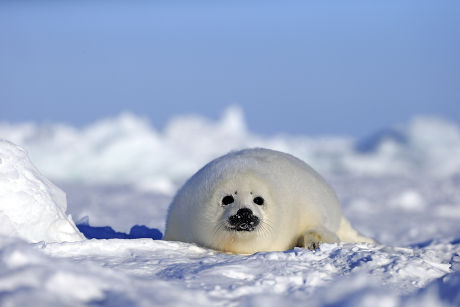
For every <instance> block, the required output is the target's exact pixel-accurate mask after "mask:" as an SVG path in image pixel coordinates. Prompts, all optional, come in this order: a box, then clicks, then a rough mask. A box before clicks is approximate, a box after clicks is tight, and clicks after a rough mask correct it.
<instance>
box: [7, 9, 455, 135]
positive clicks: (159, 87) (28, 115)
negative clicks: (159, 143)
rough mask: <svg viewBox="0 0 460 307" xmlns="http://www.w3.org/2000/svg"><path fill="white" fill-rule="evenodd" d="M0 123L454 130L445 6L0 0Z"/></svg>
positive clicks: (451, 18)
mask: <svg viewBox="0 0 460 307" xmlns="http://www.w3.org/2000/svg"><path fill="white" fill-rule="evenodd" d="M0 46H1V47H0V107H1V112H0V121H10V122H17V121H25V120H34V121H39V122H68V123H71V124H75V125H83V124H87V123H89V122H92V121H94V120H96V119H99V118H102V117H108V116H114V115H116V114H118V113H120V112H122V111H131V112H134V113H136V114H140V115H143V116H146V117H148V118H150V119H151V121H152V123H153V124H154V126H156V127H158V128H161V127H163V125H164V124H165V123H166V122H167V121H168V119H170V118H171V117H172V116H174V115H175V114H184V113H196V114H202V115H204V116H207V117H211V118H217V117H218V116H219V115H220V114H221V112H222V111H223V110H224V109H225V107H226V106H228V105H231V104H238V105H240V106H242V108H243V109H244V111H245V114H246V118H247V122H248V126H249V128H250V129H251V130H253V131H255V132H258V133H267V134H269V133H276V132H285V133H293V134H313V135H318V134H341V135H352V136H365V135H368V134H370V133H373V132H375V131H376V130H379V129H382V128H385V127H388V126H390V125H393V124H396V123H401V122H405V121H407V120H408V119H410V118H411V117H413V116H414V115H418V114H432V115H437V116H442V117H444V118H447V119H450V120H453V121H456V122H457V123H460V4H459V1H395V0H390V1H151V2H147V1H125V2H122V1H1V2H0Z"/></svg>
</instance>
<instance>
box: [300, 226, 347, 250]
mask: <svg viewBox="0 0 460 307" xmlns="http://www.w3.org/2000/svg"><path fill="white" fill-rule="evenodd" d="M334 242H339V237H337V235H336V234H335V233H333V232H331V231H329V230H327V229H326V228H324V227H321V226H318V227H315V228H309V229H307V231H305V233H304V234H303V235H302V236H300V238H299V240H298V241H297V246H298V247H304V248H308V249H312V250H314V249H318V248H319V244H320V243H334Z"/></svg>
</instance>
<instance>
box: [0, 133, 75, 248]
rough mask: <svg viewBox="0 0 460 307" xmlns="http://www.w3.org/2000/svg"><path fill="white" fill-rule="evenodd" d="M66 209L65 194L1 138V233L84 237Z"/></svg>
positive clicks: (55, 238)
mask: <svg viewBox="0 0 460 307" xmlns="http://www.w3.org/2000/svg"><path fill="white" fill-rule="evenodd" d="M66 209H67V201H66V195H65V193H64V192H63V191H61V190H60V189H59V188H58V187H56V186H55V185H54V184H52V183H51V182H50V181H49V180H48V179H46V178H45V177H44V176H43V175H41V174H40V172H39V171H38V170H37V169H36V168H35V167H34V166H33V165H32V163H31V162H30V160H29V158H28V156H27V153H26V152H25V151H24V150H23V149H22V148H20V147H18V146H16V145H14V144H13V143H10V142H8V141H4V140H0V234H1V235H6V236H15V237H20V238H23V239H25V240H27V241H29V242H38V241H46V242H62V241H80V240H83V236H82V234H81V233H80V232H79V231H78V229H77V228H76V226H75V224H74V222H73V221H72V218H71V217H70V216H66V215H65V211H66Z"/></svg>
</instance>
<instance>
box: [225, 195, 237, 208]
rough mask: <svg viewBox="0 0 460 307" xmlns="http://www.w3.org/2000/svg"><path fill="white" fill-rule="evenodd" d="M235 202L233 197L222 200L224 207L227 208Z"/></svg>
mask: <svg viewBox="0 0 460 307" xmlns="http://www.w3.org/2000/svg"><path fill="white" fill-rule="evenodd" d="M234 201H235V200H234V199H233V196H232V195H227V196H225V197H224V198H222V205H224V206H226V205H229V204H231V203H232V202H234Z"/></svg>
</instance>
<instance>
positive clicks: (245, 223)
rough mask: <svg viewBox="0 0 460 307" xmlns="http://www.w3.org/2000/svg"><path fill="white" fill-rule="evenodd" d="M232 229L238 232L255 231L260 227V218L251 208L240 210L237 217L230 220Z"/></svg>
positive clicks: (233, 216) (231, 217)
mask: <svg viewBox="0 0 460 307" xmlns="http://www.w3.org/2000/svg"><path fill="white" fill-rule="evenodd" d="M228 222H229V223H230V225H232V227H233V228H232V229H234V230H237V231H253V230H254V228H255V227H256V226H257V225H259V218H258V217H257V216H255V215H254V214H253V213H252V210H251V209H249V208H241V209H239V210H238V211H237V212H236V214H235V215H232V216H230V217H229V218H228Z"/></svg>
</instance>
